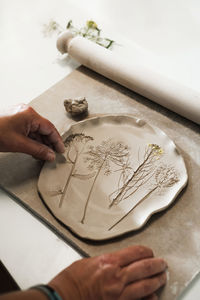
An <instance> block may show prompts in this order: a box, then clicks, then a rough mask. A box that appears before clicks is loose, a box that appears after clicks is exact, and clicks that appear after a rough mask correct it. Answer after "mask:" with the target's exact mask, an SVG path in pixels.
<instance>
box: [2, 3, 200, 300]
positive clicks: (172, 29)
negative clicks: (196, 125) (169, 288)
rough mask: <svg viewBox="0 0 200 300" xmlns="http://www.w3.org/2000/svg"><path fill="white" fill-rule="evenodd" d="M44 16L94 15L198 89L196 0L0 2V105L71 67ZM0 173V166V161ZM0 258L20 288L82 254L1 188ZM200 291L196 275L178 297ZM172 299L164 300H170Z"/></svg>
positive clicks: (145, 57) (188, 299)
mask: <svg viewBox="0 0 200 300" xmlns="http://www.w3.org/2000/svg"><path fill="white" fill-rule="evenodd" d="M50 19H53V20H55V21H57V22H58V23H60V25H61V26H62V27H65V25H66V24H67V22H68V21H69V20H70V19H72V20H73V22H74V24H77V25H82V24H84V22H85V21H86V20H88V19H94V20H95V21H96V23H97V24H98V25H99V27H100V28H103V32H104V35H106V36H107V37H111V38H114V39H115V40H117V42H118V46H117V47H116V50H115V51H121V53H122V55H123V51H122V50H123V45H126V47H127V46H128V47H129V49H130V47H131V50H129V53H130V54H131V56H132V59H137V60H138V61H141V64H142V63H143V64H146V65H149V66H150V67H153V68H156V69H157V70H159V71H160V72H163V73H165V74H166V75H167V76H169V77H172V78H175V79H176V80H178V81H180V82H182V83H184V84H186V85H188V86H191V87H193V88H195V89H197V90H198V89H200V87H199V69H200V59H199V53H200V39H199V36H200V26H199V25H200V2H199V1H197V0H196V1H195V0H188V1H181V0H168V1H165V2H163V1H159V0H148V1H147V0H85V1H81V0H0V91H1V97H0V107H1V108H4V107H8V106H10V105H12V104H17V103H19V102H20V103H21V102H24V103H28V102H30V101H31V100H32V99H33V98H35V97H37V96H38V95H39V94H41V93H42V92H43V91H45V90H46V89H48V88H49V87H50V86H51V85H53V84H54V83H56V82H58V81H59V80H60V79H62V78H63V77H64V76H66V75H67V74H69V73H70V72H71V71H73V70H74V69H75V68H76V67H77V66H78V63H76V62H74V61H72V60H69V59H67V57H66V56H64V57H62V56H61V55H60V54H59V53H58V51H57V49H56V47H55V44H56V37H57V36H56V35H55V34H54V35H52V36H51V37H44V34H43V25H44V24H47V23H48V22H49V21H50ZM0 172H3V170H1V166H0ZM0 239H1V245H0V259H1V260H2V262H3V263H4V264H5V266H6V267H7V269H8V270H9V271H10V273H11V274H12V276H13V277H14V278H15V280H16V282H17V283H18V284H19V286H20V287H21V288H22V289H24V288H28V287H30V286H32V285H35V284H37V283H43V282H44V283H45V282H48V281H49V280H50V279H51V278H52V277H53V276H55V275H56V274H57V273H58V272H59V271H60V270H62V269H63V268H64V267H66V266H68V265H69V264H71V263H72V262H73V261H75V260H77V259H79V258H80V255H79V254H78V253H77V252H76V251H75V250H73V249H72V248H71V247H70V246H68V245H67V244H66V243H65V242H63V241H62V240H61V239H60V238H58V237H57V236H56V235H55V234H54V233H53V232H52V231H50V230H49V229H48V228H47V227H46V226H45V225H44V224H42V223H41V222H39V221H38V220H37V219H36V218H35V217H33V216H32V215H31V214H29V213H28V212H27V211H26V210H24V209H23V208H22V207H20V206H19V205H18V204H17V203H16V202H14V201H13V200H12V199H11V198H10V197H9V196H8V195H7V194H6V193H4V192H3V191H0ZM199 295H200V276H199V275H198V276H197V277H196V278H195V279H194V280H193V282H192V283H191V284H190V285H189V287H188V288H187V289H186V291H185V292H184V295H182V297H181V298H180V300H196V299H199ZM169 300H170V299H169Z"/></svg>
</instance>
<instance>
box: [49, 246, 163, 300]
mask: <svg viewBox="0 0 200 300" xmlns="http://www.w3.org/2000/svg"><path fill="white" fill-rule="evenodd" d="M166 267H167V265H166V263H165V261H164V260H163V259H161V258H154V257H153V252H152V250H151V249H149V248H146V247H143V246H131V247H129V248H126V249H123V250H120V251H117V252H114V253H110V254H105V255H101V256H98V257H93V258H85V259H82V260H79V261H77V262H75V263H73V264H72V265H71V266H69V267H68V268H66V269H65V270H64V271H62V272H61V273H60V274H58V275H57V276H56V277H55V278H54V279H53V280H52V281H50V283H49V285H50V286H51V287H52V288H54V289H55V290H56V291H57V292H58V293H59V294H60V295H61V297H62V298H63V299H64V300H118V299H119V300H133V299H146V300H147V299H148V300H156V299H158V298H157V296H156V294H155V292H156V291H157V290H158V289H159V288H160V287H161V286H163V285H164V284H165V283H166V273H165V270H166Z"/></svg>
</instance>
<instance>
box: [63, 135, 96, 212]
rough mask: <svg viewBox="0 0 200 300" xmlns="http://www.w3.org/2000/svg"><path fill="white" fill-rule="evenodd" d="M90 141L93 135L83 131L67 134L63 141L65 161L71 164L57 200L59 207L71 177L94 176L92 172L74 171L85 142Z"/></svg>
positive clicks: (84, 177) (83, 177)
mask: <svg viewBox="0 0 200 300" xmlns="http://www.w3.org/2000/svg"><path fill="white" fill-rule="evenodd" d="M91 141H93V137H91V136H88V135H85V134H83V133H76V134H71V135H69V136H68V137H67V139H66V140H65V142H64V144H65V147H66V161H67V163H68V164H70V165H71V171H70V174H69V176H68V178H67V182H66V184H65V186H64V188H63V191H62V196H61V198H60V202H59V207H61V206H62V204H63V200H64V198H65V195H66V193H67V189H68V186H69V183H70V180H71V178H72V177H77V178H79V179H89V178H91V177H93V176H94V173H93V174H86V175H84V174H77V173H76V172H75V168H76V164H77V161H78V158H79V157H80V155H81V154H82V153H83V151H84V149H85V146H86V144H87V143H89V142H91Z"/></svg>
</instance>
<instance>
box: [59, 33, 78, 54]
mask: <svg viewBox="0 0 200 300" xmlns="http://www.w3.org/2000/svg"><path fill="white" fill-rule="evenodd" d="M73 37H74V36H73V34H72V33H71V32H70V31H69V30H67V31H64V32H62V33H61V34H60V35H59V37H58V39H57V44H56V46H57V49H58V50H59V51H60V52H61V53H62V54H64V53H67V52H68V45H69V42H70V41H71V39H72V38H73Z"/></svg>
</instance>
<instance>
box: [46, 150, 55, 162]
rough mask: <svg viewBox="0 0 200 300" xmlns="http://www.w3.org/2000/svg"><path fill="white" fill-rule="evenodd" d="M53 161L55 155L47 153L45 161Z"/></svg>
mask: <svg viewBox="0 0 200 300" xmlns="http://www.w3.org/2000/svg"><path fill="white" fill-rule="evenodd" d="M54 159H55V153H54V152H53V151H48V152H47V155H46V160H48V161H53V160H54Z"/></svg>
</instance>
